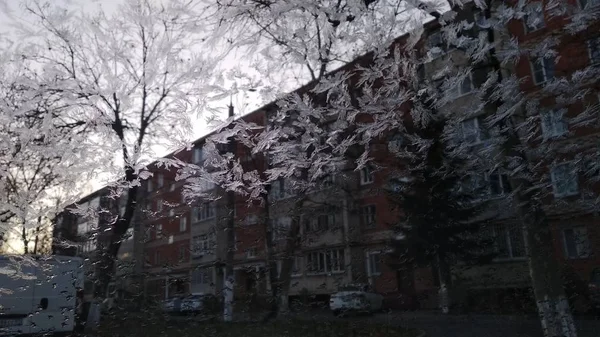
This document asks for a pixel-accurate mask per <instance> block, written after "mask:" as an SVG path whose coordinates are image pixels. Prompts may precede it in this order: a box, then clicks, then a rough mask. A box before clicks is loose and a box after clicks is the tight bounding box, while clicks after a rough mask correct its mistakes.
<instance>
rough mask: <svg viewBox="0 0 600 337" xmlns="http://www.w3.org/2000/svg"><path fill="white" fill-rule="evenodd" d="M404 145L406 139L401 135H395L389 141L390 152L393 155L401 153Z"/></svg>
mask: <svg viewBox="0 0 600 337" xmlns="http://www.w3.org/2000/svg"><path fill="white" fill-rule="evenodd" d="M403 143H404V138H403V137H402V136H400V135H394V136H392V137H391V139H390V140H389V141H388V144H387V147H388V150H389V151H390V152H392V153H394V152H398V151H400V149H401V147H402V144H403Z"/></svg>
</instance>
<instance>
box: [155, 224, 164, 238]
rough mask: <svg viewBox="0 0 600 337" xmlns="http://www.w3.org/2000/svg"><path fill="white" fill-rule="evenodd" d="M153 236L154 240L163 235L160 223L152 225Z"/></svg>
mask: <svg viewBox="0 0 600 337" xmlns="http://www.w3.org/2000/svg"><path fill="white" fill-rule="evenodd" d="M154 226H155V227H154V238H155V239H156V240H160V239H162V237H163V225H162V224H160V223H159V224H155V225H154Z"/></svg>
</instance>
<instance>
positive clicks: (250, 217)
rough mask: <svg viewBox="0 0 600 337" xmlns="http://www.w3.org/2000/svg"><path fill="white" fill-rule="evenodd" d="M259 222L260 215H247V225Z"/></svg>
mask: <svg viewBox="0 0 600 337" xmlns="http://www.w3.org/2000/svg"><path fill="white" fill-rule="evenodd" d="M257 223H258V216H257V215H256V214H249V215H248V216H246V225H247V226H251V225H256V224H257Z"/></svg>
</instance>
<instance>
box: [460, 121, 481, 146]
mask: <svg viewBox="0 0 600 337" xmlns="http://www.w3.org/2000/svg"><path fill="white" fill-rule="evenodd" d="M479 119H480V118H479V117H472V118H467V119H465V120H463V121H461V122H460V138H461V140H462V141H463V142H465V143H466V144H467V145H469V146H474V145H479V144H481V143H483V141H484V140H485V137H484V133H483V129H482V127H481V122H480V120H479ZM469 121H475V125H474V126H475V128H476V129H477V130H476V131H477V132H476V133H474V134H475V135H476V138H477V139H476V140H475V141H468V139H467V137H469V136H468V135H467V134H466V133H465V125H467V124H466V123H467V122H469Z"/></svg>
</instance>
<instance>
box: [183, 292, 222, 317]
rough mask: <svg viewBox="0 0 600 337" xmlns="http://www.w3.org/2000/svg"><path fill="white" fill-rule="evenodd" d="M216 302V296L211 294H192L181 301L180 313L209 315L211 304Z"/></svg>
mask: <svg viewBox="0 0 600 337" xmlns="http://www.w3.org/2000/svg"><path fill="white" fill-rule="evenodd" d="M216 300H217V298H216V296H215V295H212V294H194V295H190V296H187V297H186V298H184V299H183V300H182V301H181V313H183V314H199V313H210V311H211V310H212V306H213V305H212V303H213V302H216Z"/></svg>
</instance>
